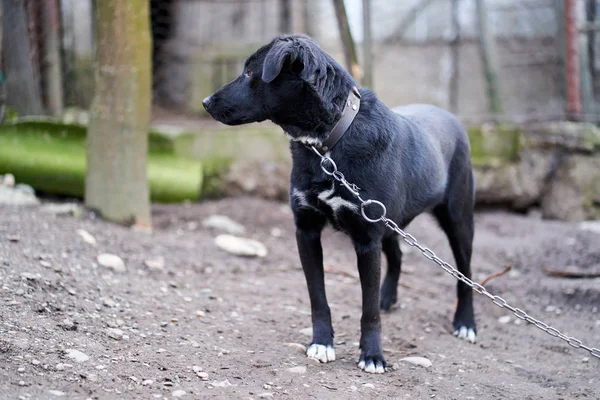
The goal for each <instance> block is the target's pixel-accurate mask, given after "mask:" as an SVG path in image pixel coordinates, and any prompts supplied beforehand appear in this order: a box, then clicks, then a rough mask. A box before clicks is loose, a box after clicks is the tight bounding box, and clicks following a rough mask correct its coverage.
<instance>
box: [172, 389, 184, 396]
mask: <svg viewBox="0 0 600 400" xmlns="http://www.w3.org/2000/svg"><path fill="white" fill-rule="evenodd" d="M183 396H185V390H176V391H174V392H173V397H183Z"/></svg>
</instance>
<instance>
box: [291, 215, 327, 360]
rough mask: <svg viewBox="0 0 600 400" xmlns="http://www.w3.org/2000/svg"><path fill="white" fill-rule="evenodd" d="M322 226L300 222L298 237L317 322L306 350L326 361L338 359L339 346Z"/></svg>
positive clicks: (312, 309) (314, 323) (313, 320)
mask: <svg viewBox="0 0 600 400" xmlns="http://www.w3.org/2000/svg"><path fill="white" fill-rule="evenodd" d="M311 225H312V224H311ZM322 228H323V225H321V226H314V225H312V226H311V227H310V228H309V227H307V226H302V224H297V228H296V241H297V243H298V252H299V253H300V262H301V263H302V269H303V270H304V276H305V278H306V284H307V286H308V294H309V296H310V308H311V314H312V324H313V340H312V342H311V344H310V346H309V347H308V350H307V351H306V355H307V356H308V357H309V358H313V359H316V360H319V361H320V362H323V363H326V362H330V361H334V360H335V350H334V349H333V327H332V326H331V312H330V311H329V305H328V304H327V297H326V295H325V277H324V273H323V249H322V247H321V229H322Z"/></svg>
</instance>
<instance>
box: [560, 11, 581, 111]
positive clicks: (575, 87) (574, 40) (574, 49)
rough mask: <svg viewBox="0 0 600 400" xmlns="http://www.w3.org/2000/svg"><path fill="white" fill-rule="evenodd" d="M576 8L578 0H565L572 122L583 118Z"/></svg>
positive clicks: (566, 61)
mask: <svg viewBox="0 0 600 400" xmlns="http://www.w3.org/2000/svg"><path fill="white" fill-rule="evenodd" d="M576 6H577V2H576V0H564V9H563V12H564V24H565V57H566V58H565V70H566V71H565V73H566V84H567V118H568V119H570V120H577V119H579V118H580V117H581V82H580V76H579V73H580V71H579V54H578V53H579V51H578V46H579V41H578V32H577V15H576Z"/></svg>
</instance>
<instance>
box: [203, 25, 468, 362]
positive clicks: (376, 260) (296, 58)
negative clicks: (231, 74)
mask: <svg viewBox="0 0 600 400" xmlns="http://www.w3.org/2000/svg"><path fill="white" fill-rule="evenodd" d="M354 85H355V82H354V80H353V79H352V77H351V76H350V75H349V74H348V73H347V72H346V71H345V70H344V69H343V68H342V67H341V66H340V65H339V64H338V63H337V62H336V61H334V60H333V59H332V58H331V57H330V56H329V55H327V54H326V53H325V52H323V50H321V48H320V47H319V46H318V44H317V43H316V42H315V41H314V40H312V39H311V38H309V37H307V36H303V35H291V36H280V37H278V38H276V39H274V40H273V41H272V42H271V43H269V44H268V45H266V46H264V47H261V48H260V49H258V51H256V53H254V54H253V55H251V56H250V57H249V58H248V59H247V60H246V62H245V64H244V70H243V72H242V74H241V75H240V76H239V77H238V78H237V79H235V80H234V81H233V82H231V83H229V84H228V85H226V86H224V87H223V88H221V89H219V90H218V91H217V92H216V93H214V94H213V95H211V96H209V97H207V98H206V99H204V102H203V104H204V107H205V108H206V110H207V111H208V112H209V113H210V115H211V116H212V117H213V118H215V119H216V120H218V121H221V122H223V123H225V124H228V125H239V124H245V123H250V122H258V121H263V120H267V119H269V120H271V121H273V122H274V123H276V124H278V125H279V126H281V127H282V128H283V130H284V131H285V132H286V134H287V135H288V136H289V137H290V139H291V151H292V158H293V168H292V176H291V189H290V203H291V206H292V210H293V213H294V219H295V223H296V240H297V244H298V251H299V253H300V260H301V263H302V268H303V269H304V274H305V276H306V283H307V285H308V291H309V295H310V303H311V310H312V322H313V340H312V343H311V345H310V347H309V348H308V351H307V355H308V356H309V357H311V358H315V359H318V360H319V361H321V362H329V361H333V360H335V351H334V349H333V327H332V326H331V314H330V310H329V305H328V304H327V297H326V296H325V284H324V278H323V253H322V248H321V231H322V230H323V227H324V226H325V224H326V223H327V222H330V223H331V224H332V225H333V226H334V227H335V228H336V229H339V230H342V231H344V232H345V233H347V234H348V235H349V236H350V238H351V239H352V241H353V243H354V248H355V250H356V256H357V259H358V271H359V274H360V283H361V288H362V318H361V338H360V347H361V355H360V360H359V363H358V365H359V367H360V368H361V369H364V370H365V371H367V372H375V373H382V372H384V371H385V367H386V362H385V360H384V358H383V354H382V351H381V339H380V336H381V319H380V314H379V309H380V308H381V309H383V310H388V309H389V308H390V307H391V305H392V304H394V303H395V302H396V299H397V286H398V279H399V277H400V265H401V259H402V252H401V251H400V247H399V245H398V238H397V235H396V234H394V233H393V232H392V231H390V230H387V229H386V228H385V226H384V225H383V224H381V223H377V224H372V223H368V222H366V221H365V220H364V219H363V217H362V216H361V212H360V207H359V205H358V202H357V200H356V199H355V198H354V197H353V196H352V194H351V193H350V192H349V191H348V190H346V188H344V187H342V186H341V185H340V184H338V183H337V182H335V183H334V182H333V181H332V179H331V178H330V177H329V176H327V175H326V174H325V173H324V172H323V171H322V170H321V167H320V164H319V162H320V159H319V157H318V156H317V155H316V154H315V153H314V152H313V151H312V150H310V149H309V148H308V146H307V145H309V144H310V145H314V146H316V147H320V148H321V151H323V152H324V150H327V149H324V147H325V146H324V145H323V143H324V142H326V141H327V140H328V136H329V134H330V132H331V131H332V129H333V128H334V126H335V125H336V123H337V122H338V120H340V119H341V118H342V114H343V112H346V111H347V110H348V107H346V106H347V103H346V102H347V99H349V94H352V90H353V87H354ZM355 96H356V97H361V100H360V109H359V110H358V114H357V115H356V116H355V118H354V120H353V122H352V124H351V125H350V127H349V128H348V129H347V130H346V129H344V131H345V134H344V132H342V134H343V136H342V137H341V139H340V140H339V142H338V143H337V145H335V147H333V148H332V149H331V151H330V152H329V153H327V154H328V155H329V156H330V157H331V158H332V159H333V160H334V161H335V162H336V163H337V166H338V168H339V170H340V171H341V172H343V173H344V174H345V176H346V177H347V178H348V180H349V181H351V182H352V183H355V184H356V185H358V187H360V188H361V192H360V193H361V195H363V198H370V199H375V200H379V201H381V202H382V203H383V204H385V206H386V207H387V216H388V217H389V218H391V219H392V220H394V221H395V222H396V223H397V224H398V225H399V226H400V227H402V228H403V227H405V226H406V225H408V224H409V223H410V222H411V221H412V220H413V218H415V217H416V216H417V215H419V214H421V213H423V212H425V211H431V212H432V213H433V215H434V216H435V218H436V219H437V220H438V221H439V224H440V225H441V227H442V229H443V230H444V232H445V233H446V235H447V236H448V239H449V241H450V246H451V247H452V251H453V253H454V258H455V260H456V265H457V268H458V269H459V270H460V271H461V272H462V273H463V274H465V275H466V276H467V277H470V276H471V271H470V261H471V250H472V242H473V231H474V227H473V202H474V179H473V173H472V169H471V161H470V149H469V141H468V137H467V135H466V132H465V130H464V128H463V127H462V126H461V125H460V123H459V122H458V121H457V120H456V118H455V117H454V116H452V115H451V114H449V113H447V112H445V111H443V110H441V109H439V108H436V107H433V106H427V105H410V106H406V107H402V108H400V109H399V112H398V113H394V112H392V111H390V110H389V109H388V108H387V107H386V106H385V105H384V104H383V103H381V102H380V101H379V100H378V99H377V98H376V97H375V95H374V94H373V93H372V92H370V91H369V90H366V89H361V90H360V94H359V95H355ZM348 101H349V100H348ZM353 108H354V110H355V111H356V109H357V108H356V107H354V106H353ZM334 144H335V143H334ZM371 207H373V209H371V210H369V211H368V212H372V213H375V211H373V210H374V206H371ZM373 218H376V217H375V216H373ZM382 251H383V253H384V254H385V256H386V258H387V264H388V270H387V275H386V277H385V279H384V281H383V285H382V287H381V298H380V293H379V283H380V274H381V253H382ZM457 289H458V290H457V292H458V307H457V310H456V313H455V315H454V322H453V325H454V329H455V335H457V336H459V337H461V338H463V339H466V340H468V341H470V342H475V335H476V328H475V321H474V317H473V304H472V291H471V289H470V288H469V287H467V286H466V285H465V284H463V283H458V288H457Z"/></svg>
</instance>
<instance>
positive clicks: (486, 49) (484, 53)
mask: <svg viewBox="0 0 600 400" xmlns="http://www.w3.org/2000/svg"><path fill="white" fill-rule="evenodd" d="M485 1H486V0H476V6H477V7H476V9H477V28H478V31H479V32H478V33H479V50H480V53H481V61H482V63H483V71H484V75H485V81H486V86H487V98H488V108H489V111H490V113H492V114H501V113H502V95H501V93H500V83H499V79H500V78H499V76H498V70H499V67H498V60H497V50H496V42H495V40H494V37H493V35H492V33H491V32H490V30H489V25H488V18H487V17H488V13H487V6H486V3H485Z"/></svg>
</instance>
